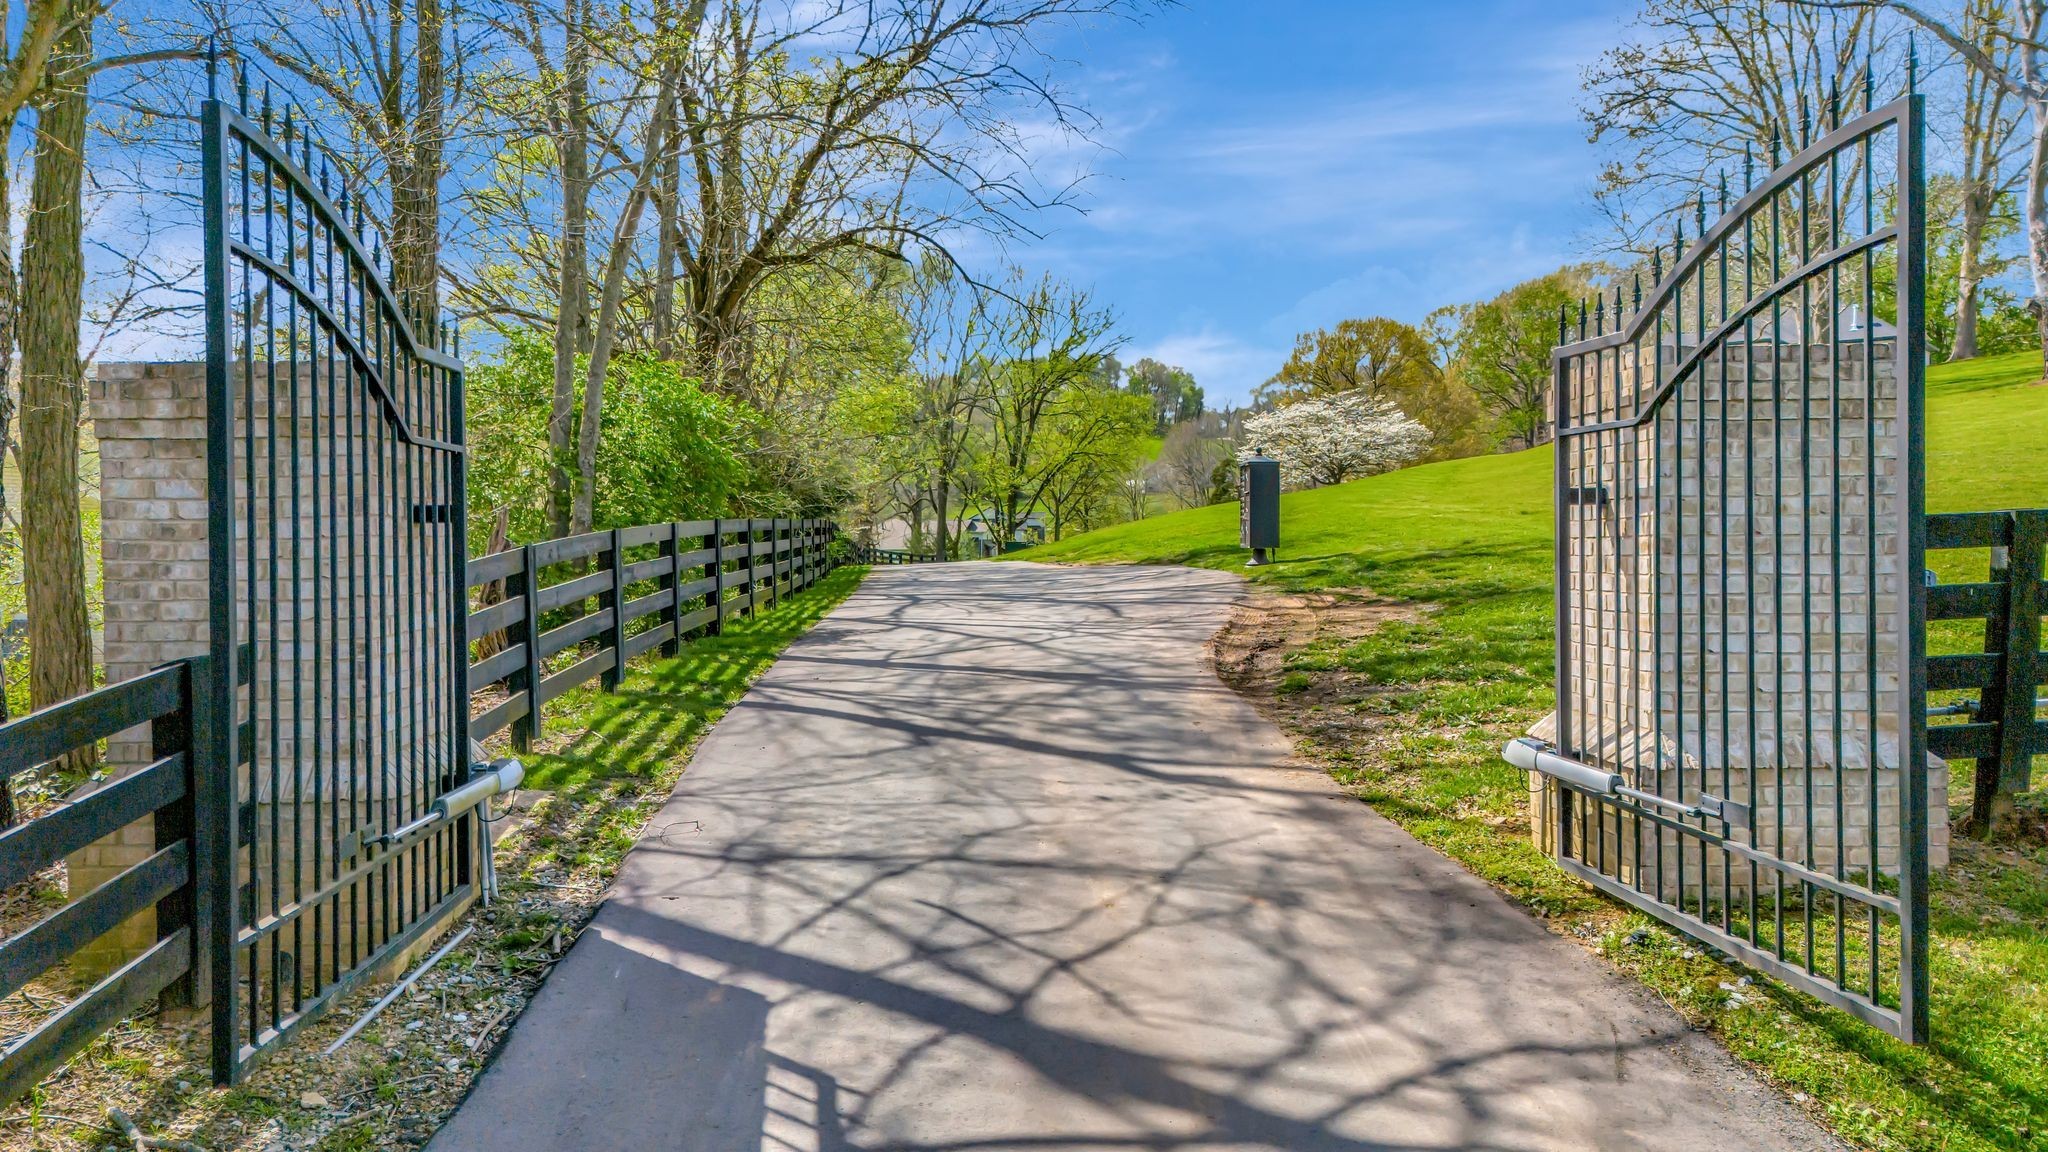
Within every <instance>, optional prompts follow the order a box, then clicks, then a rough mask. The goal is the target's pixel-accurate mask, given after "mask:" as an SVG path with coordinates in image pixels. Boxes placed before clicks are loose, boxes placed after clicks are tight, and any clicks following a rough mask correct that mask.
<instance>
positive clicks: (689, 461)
mask: <svg viewBox="0 0 2048 1152" xmlns="http://www.w3.org/2000/svg"><path fill="white" fill-rule="evenodd" d="M553 379H554V349H553V347H552V346H551V343H550V341H549V340H548V337H547V335H546V334H543V333H533V334H527V335H524V336H521V337H519V338H517V339H514V340H513V341H512V343H511V344H510V345H509V346H508V347H507V348H506V350H505V353H504V355H503V356H502V357H501V358H500V359H499V360H498V361H497V362H496V363H493V364H484V365H479V366H477V367H475V368H473V369H472V370H471V371H470V373H469V376H468V380H467V386H468V393H469V429H468V431H469V441H470V447H471V451H470V460H471V465H470V474H469V496H470V519H471V522H472V523H475V524H486V523H490V522H491V520H492V518H493V516H494V515H495V514H496V513H497V511H498V510H499V509H505V510H507V512H508V514H509V519H510V534H511V538H512V539H513V540H519V541H533V540H544V539H547V538H548V537H549V536H550V535H552V534H553V533H552V526H551V525H550V523H549V518H548V514H547V507H546V492H547V485H548V482H549V478H550V476H549V472H550V469H549V464H550V461H549V455H548V430H547V425H548V415H549V399H550V396H549V390H550V385H551V384H552V381H553ZM605 387H606V392H607V399H606V408H607V409H608V411H607V415H606V417H605V421H604V428H603V435H602V437H601V438H600V441H599V444H598V451H597V464H598V466H597V469H596V476H597V488H596V493H595V505H594V510H593V527H595V528H599V529H603V528H613V527H625V526H628V525H633V524H646V523H650V522H653V521H660V520H688V519H696V518H700V517H705V516H717V515H722V514H724V513H725V512H726V511H727V510H728V509H729V508H730V507H731V505H732V503H733V502H734V500H735V498H736V496H737V495H738V494H740V493H741V492H743V491H744V490H745V488H746V487H747V484H748V481H749V476H748V469H747V465H746V462H745V459H744V457H743V449H744V447H745V437H744V434H743V432H742V427H743V423H744V419H743V413H742V412H741V411H740V410H739V409H738V408H736V407H735V406H734V405H733V404H732V403H731V402H730V401H728V400H726V399H724V398H722V397H719V396H714V395H712V394H710V393H708V392H705V391H704V390H703V388H701V387H700V386H699V384H698V382H697V381H696V380H695V379H694V378H691V377H688V376H684V375H683V374H682V373H681V371H680V370H679V369H678V368H677V367H676V366H675V365H672V364H666V363H662V362H660V361H656V360H651V359H647V358H645V357H638V356H633V357H620V358H617V359H614V360H613V361H612V362H611V364H610V365H608V366H607V368H606V372H605Z"/></svg>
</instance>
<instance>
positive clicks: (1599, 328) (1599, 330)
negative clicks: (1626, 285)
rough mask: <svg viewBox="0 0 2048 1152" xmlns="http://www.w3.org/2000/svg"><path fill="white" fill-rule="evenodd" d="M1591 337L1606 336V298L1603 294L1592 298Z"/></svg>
mask: <svg viewBox="0 0 2048 1152" xmlns="http://www.w3.org/2000/svg"><path fill="white" fill-rule="evenodd" d="M1593 335H1595V336H1605V335H1607V296H1606V294H1605V293H1602V294H1601V295H1598V296H1595V297H1593Z"/></svg>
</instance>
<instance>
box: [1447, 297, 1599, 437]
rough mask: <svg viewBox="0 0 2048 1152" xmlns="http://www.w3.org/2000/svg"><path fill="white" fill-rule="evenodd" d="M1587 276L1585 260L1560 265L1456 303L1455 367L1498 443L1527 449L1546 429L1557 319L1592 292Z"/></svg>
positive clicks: (1542, 435) (1543, 434)
mask: <svg viewBox="0 0 2048 1152" xmlns="http://www.w3.org/2000/svg"><path fill="white" fill-rule="evenodd" d="M1593 277H1594V269H1592V268H1591V267H1588V266H1583V265H1579V266H1570V267H1565V268H1560V269H1558V270H1557V271H1555V272H1552V273H1551V274H1549V275H1548V276H1539V277H1537V278H1536V279H1534V280H1526V281H1524V282H1522V283H1520V284H1517V285H1515V286H1514V287H1513V288H1510V289H1508V290H1507V291H1505V292H1503V293H1501V294H1500V295H1498V296H1496V297H1494V298H1493V299H1491V300H1488V301H1486V302H1484V303H1481V304H1473V305H1469V306H1467V307H1466V308H1465V309H1464V310H1463V313H1462V315H1461V317H1460V323H1459V325H1458V336H1457V349H1458V352H1457V364H1458V370H1459V373H1460V375H1462V376H1463V378H1464V380H1465V382H1466V384H1467V385H1468V386H1469V387H1470V388H1471V389H1472V391H1473V392H1474V393H1476V394H1477V395H1478V397H1479V399H1480V401H1481V403H1482V404H1484V405H1485V407H1486V411H1487V413H1488V415H1490V416H1491V417H1492V418H1493V420H1494V422H1495V427H1496V429H1497V433H1498V436H1499V438H1500V440H1501V442H1502V443H1503V444H1506V445H1508V446H1511V447H1516V448H1527V447H1530V446H1532V445H1535V444H1537V443H1539V442H1541V441H1542V439H1543V437H1544V436H1545V434H1546V431H1545V430H1546V428H1547V426H1548V424H1549V412H1548V410H1547V409H1548V404H1549V398H1550V383H1551V375H1550V371H1551V370H1550V350H1551V349H1552V348H1553V347H1554V346H1556V344H1557V318H1558V316H1559V314H1560V313H1561V312H1562V311H1563V310H1564V309H1565V308H1567V307H1576V306H1577V304H1578V302H1579V301H1580V300H1582V299H1584V298H1585V297H1586V296H1587V295H1588V294H1590V293H1591V292H1592V291H1593V286H1594V284H1593Z"/></svg>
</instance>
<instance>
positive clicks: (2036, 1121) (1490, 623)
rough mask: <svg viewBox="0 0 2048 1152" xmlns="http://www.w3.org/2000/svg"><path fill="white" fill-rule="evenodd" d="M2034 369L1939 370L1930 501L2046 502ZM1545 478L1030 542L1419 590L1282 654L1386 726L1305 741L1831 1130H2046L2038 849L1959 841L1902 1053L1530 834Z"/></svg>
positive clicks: (1345, 498)
mask: <svg viewBox="0 0 2048 1152" xmlns="http://www.w3.org/2000/svg"><path fill="white" fill-rule="evenodd" d="M2039 373H2040V361H2039V358H2038V357H2037V356H2035V355H2033V354H2017V355H2014V356H2009V357H1999V358H1995V359H1989V360H1980V361H1973V362H1970V363H1966V364H1962V365H1952V366H1948V365H1945V366H1941V367H1938V368H1936V369H1934V370H1933V371H1932V372H1930V374H1929V389H1928V435H1927V444H1928V468H1929V497H1928V505H1929V508H1930V509H1931V510H1934V511H1961V510H1971V509H1984V508H2008V507H2031V506H2041V505H2048V470H2044V469H2043V468H2042V467H2040V465H2039V462H2038V461H2039V457H2038V455H2037V453H2038V452H2039V449H2040V447H2041V445H2042V444H2044V443H2048V388H2044V387H2041V386H2039V385H2037V384H2035V383H2034V381H2036V380H2037V379H2038V378H2039ZM1550 478H1551V454H1550V451H1549V450H1548V449H1547V448H1544V449H1537V450H1534V451H1529V452H1521V453H1516V454H1513V455H1505V456H1490V457H1483V458H1478V459H1472V460H1458V461H1451V462H1447V463H1443V464H1432V465H1425V466H1422V467H1416V468H1410V469H1405V470H1403V471H1400V472H1396V473H1392V474H1389V475H1386V476H1379V477H1374V478H1372V479H1369V480H1363V481H1358V482H1355V483H1351V484H1345V485H1340V486H1337V487H1333V488H1326V489H1320V490H1317V491H1313V492H1299V493H1291V494H1289V495H1288V496H1286V497H1285V498H1284V500H1283V503H1282V538H1283V544H1284V547H1283V548H1282V550H1281V552H1280V559H1279V562H1278V563H1275V564H1273V565H1270V566H1267V567H1262V568H1255V569H1244V568H1242V565H1243V562H1244V553H1243V551H1242V550H1241V549H1239V548H1238V547H1237V522H1238V510H1237V506H1236V505H1234V504H1231V505H1221V506H1217V507H1212V508H1203V509H1197V510H1194V511H1190V512H1184V513H1177V514H1174V515H1170V516H1162V517H1158V518H1156V519H1151V520H1145V521H1141V522H1138V523H1135V524H1126V525H1120V526H1118V527H1115V528H1110V529H1105V530H1102V531H1099V532H1094V533H1089V534H1086V535H1082V536H1077V537H1074V538H1072V539H1069V540H1066V541H1063V542H1060V543H1057V544H1050V545H1046V546H1044V547H1041V548H1037V549H1034V550H1033V551H1032V552H1031V553H1030V555H1029V558H1030V559H1032V560H1044V561H1078V562H1102V563H1108V562H1132V563H1175V564H1190V565H1195V566H1199V567H1209V568H1226V569H1231V570H1235V571H1242V572H1244V573H1245V574H1246V575H1247V576H1248V577H1249V578H1250V579H1252V580H1253V581H1255V582H1258V583H1261V584H1268V585H1272V586H1274V587H1277V588H1280V589H1284V590H1288V591H1304V590H1310V589H1319V588H1332V587H1345V588H1369V589H1371V590H1372V591H1373V592H1374V593H1376V594H1378V595H1381V596H1390V597H1398V598H1401V599H1405V600H1409V601H1413V602H1416V603H1420V604H1424V605H1427V606H1428V609H1427V611H1426V612H1425V613H1424V614H1423V616H1422V617H1421V618H1420V619H1419V620H1416V621H1413V622H1392V623H1388V624H1385V625H1383V626H1382V627H1381V628H1379V629H1378V630H1377V631H1376V632H1373V633H1372V634H1370V635H1367V636H1364V637H1362V638H1352V639H1348V640H1337V639H1329V640H1322V641H1318V642H1316V643H1314V644H1311V645H1310V646H1309V647H1307V648H1305V649H1301V650H1297V651H1295V652H1292V653H1290V654H1289V657H1288V662H1287V672H1286V673H1285V674H1284V675H1283V677H1282V680H1281V685H1282V687H1283V688H1288V689H1291V690H1300V689H1303V688H1306V687H1307V686H1308V685H1309V684H1310V683H1311V682H1312V678H1313V677H1314V676H1315V675H1317V674H1320V673H1326V672H1333V671H1337V672H1344V673H1348V674H1352V675H1354V676H1363V677H1364V678H1365V679H1366V680H1367V681H1369V682H1370V683H1371V684H1372V685H1374V686H1376V688H1377V689H1378V690H1376V691H1373V692H1369V693H1366V694H1365V695H1364V697H1363V698H1362V699H1359V700H1356V701H1353V702H1347V703H1343V704H1338V705H1327V706H1326V707H1342V708H1349V709H1353V710H1356V711H1359V712H1363V713H1369V714H1376V715H1378V716H1380V718H1382V719H1384V720H1385V721H1387V722H1386V723H1384V724H1382V725H1380V726H1379V727H1378V728H1377V730H1376V731H1377V732H1379V733H1380V735H1379V736H1378V737H1376V738H1375V739H1373V740H1371V741H1368V742H1364V743H1358V742H1333V741H1332V740H1330V739H1328V738H1327V737H1319V736H1318V735H1316V729H1315V726H1313V725H1311V726H1309V727H1310V728H1311V731H1310V732H1309V733H1307V734H1305V735H1302V734H1299V733H1298V734H1297V735H1301V737H1302V738H1301V746H1302V750H1303V752H1304V753H1305V754H1306V755H1308V756H1309V757H1311V758H1313V759H1315V760H1317V761H1319V762H1321V763H1323V764H1324V765H1326V766H1327V767H1328V769H1329V771H1330V772H1331V774H1332V775H1333V776H1334V777H1335V778H1336V779H1337V780H1339V781H1340V782H1342V783H1343V784H1345V785H1347V786H1349V787H1350V789H1351V790H1352V791H1353V792H1354V793H1355V794H1356V795H1358V796H1359V797H1360V798H1361V799H1364V800H1366V801H1368V802H1370V803H1371V804H1373V805H1374V807H1376V808H1377V809H1378V810H1379V811H1381V812H1383V813H1384V814H1386V815H1387V816H1389V817H1390V818H1392V819H1394V820H1395V821H1397V822H1398V823H1400V824H1401V825H1402V826H1403V827H1405V828H1406V829H1407V830H1408V831H1409V832H1411V833H1412V834H1414V835H1415V836H1416V837H1417V838H1418V839H1420V840H1422V841H1424V842H1425V843H1428V844H1430V845H1431V846H1433V847H1435V848H1437V849H1438V850H1439V851H1442V852H1444V853H1445V854H1446V855H1448V856H1450V857H1452V858H1453V859H1455V860H1457V861H1459V862H1460V863H1462V864H1464V865H1465V866H1466V867H1468V868H1470V869H1472V870H1473V871H1474V872H1476V873H1478V874H1479V875H1481V876H1483V877H1485V878H1486V879H1487V880H1488V881H1490V882H1491V883H1493V884H1494V885H1495V886H1496V887H1498V888H1499V889H1501V890H1502V891H1503V892H1505V893H1507V894H1508V895H1509V896H1510V897H1512V898H1513V899H1515V900H1517V901H1519V902H1521V903H1522V904H1524V905H1525V906H1527V907H1529V908H1530V909H1531V910H1532V911H1534V912H1536V913H1537V914H1538V915H1540V916H1542V917H1544V918H1546V919H1547V920H1549V921H1550V922H1551V924H1552V925H1553V927H1554V928H1556V929H1557V930H1559V931H1560V932H1563V933H1565V934H1567V935H1572V936H1575V937H1578V938H1580V939H1581V940H1582V941H1584V942H1585V943H1587V944H1588V945H1589V946H1591V947H1595V948H1597V949H1598V950H1599V951H1600V952H1601V953H1602V954H1603V955H1605V956H1607V957H1608V958H1609V959H1610V960H1612V961H1613V962H1614V963H1615V964H1616V965H1617V966H1618V967H1620V968H1622V969H1623V970H1624V971H1627V972H1629V973H1630V974H1632V975H1634V976H1635V977H1637V978H1638V979H1640V980H1642V981H1643V982H1644V983H1645V984H1647V985H1649V986H1650V987H1652V988H1654V989H1656V991H1657V992H1658V993H1659V994H1660V995H1662V996H1663V997H1664V998H1665V1000H1667V1001H1668V1002H1669V1003H1671V1004H1672V1005H1673V1006H1674V1007H1676V1008H1677V1009H1678V1010H1679V1011H1680V1012H1682V1013H1684V1014H1685V1015H1686V1016H1687V1017H1688V1018H1689V1019H1691V1020H1693V1021H1694V1022H1696V1023H1698V1024H1701V1025H1702V1026H1704V1027H1708V1028H1710V1029H1711V1030H1712V1031H1713V1032H1714V1033H1715V1034H1716V1035H1718V1036H1719V1037H1720V1038H1721V1039H1722V1041H1723V1042H1724V1043H1726V1044H1727V1045H1728V1047H1729V1048H1730V1049H1731V1050H1732V1051H1734V1052H1735V1053H1737V1054H1738V1055H1740V1056H1741V1057H1743V1058H1744V1059H1746V1060H1749V1061H1750V1062H1752V1063H1753V1064H1754V1065H1756V1066H1757V1067H1758V1068H1759V1069H1761V1070H1762V1071H1763V1072H1764V1073H1765V1074H1766V1075H1767V1076H1768V1077H1770V1078H1771V1079H1772V1080H1773V1081H1775V1082H1776V1083H1778V1084H1779V1085H1780V1086H1782V1087H1783V1088H1784V1089H1786V1090H1787V1091H1788V1092H1790V1093H1792V1094H1793V1097H1794V1099H1795V1100H1797V1101H1799V1102H1801V1103H1802V1104H1804V1105H1806V1106H1807V1107H1808V1108H1809V1109H1810V1110H1812V1111H1813V1112H1815V1113H1816V1114H1817V1115H1819V1116H1820V1117H1821V1118H1823V1119H1824V1120H1825V1121H1826V1122H1827V1123H1828V1124H1829V1125H1830V1126H1831V1127H1832V1128H1833V1129H1834V1130H1835V1131H1837V1132H1839V1133H1841V1134H1842V1135H1843V1136H1845V1137H1848V1138H1850V1139H1852V1140H1854V1141H1857V1142H1859V1143H1861V1144H1863V1145H1865V1146H1866V1147H1871V1148H1882V1149H1925V1150H1930V1152H1931V1150H1936V1149H1939V1150H1943V1152H1952V1150H1973V1152H1974V1150H1989V1149H2014V1150H2017V1149H2034V1148H2042V1147H2048V849H2042V848H2039V847H2026V846H1983V845H1978V844H1975V843H1971V842H1960V843H1958V844H1957V846H1956V850H1955V851H1956V858H1955V861H1954V863H1953V865H1952V866H1951V867H1950V868H1949V869H1947V870H1946V872H1945V873H1943V874H1940V875H1938V876H1936V877H1935V881H1934V885H1933V901H1934V908H1933V911H1934V917H1933V936H1934V941H1933V949H1932V951H1933V956H1932V966H1931V973H1932V978H1933V982H1934V1001H1933V1017H1934V1019H1933V1029H1934V1038H1933V1041H1932V1043H1930V1044H1928V1045H1926V1046H1925V1047H1920V1048H1914V1047H1909V1046H1907V1045H1903V1044H1900V1043H1898V1042H1897V1041H1895V1040H1893V1039H1891V1038H1890V1037H1889V1036H1886V1035H1885V1034H1883V1033H1881V1032H1879V1031H1877V1030H1876V1029H1873V1028H1870V1027H1868V1026H1866V1025H1864V1024H1862V1023H1860V1022H1857V1021H1856V1020H1854V1019H1852V1018H1850V1017H1849V1016H1847V1015H1845V1014H1843V1013H1840V1012H1835V1011H1831V1010H1828V1009H1826V1008H1824V1007H1822V1006H1821V1005H1820V1004H1819V1002H1818V1001H1815V1000H1813V999H1811V998H1809V997H1806V996H1803V995H1801V994H1798V993H1795V992H1792V991H1790V990H1788V989H1786V988H1784V987H1782V986H1780V985H1777V984H1776V983H1774V982H1772V981H1770V980H1768V979H1764V978H1762V977H1754V976H1752V975H1751V974H1749V973H1748V972H1747V971H1746V970H1743V969H1739V968H1736V967H1732V966H1730V965H1727V964H1724V963H1721V962H1720V961H1718V960H1717V959H1715V958H1714V957H1713V956H1711V955H1710V954H1709V953H1708V952H1707V951H1706V950H1705V949H1703V948H1700V947H1699V946H1697V945H1694V944H1692V943H1691V942H1689V941H1686V940H1684V939H1682V938H1680V937H1677V936H1675V935H1672V934H1670V933H1668V932H1666V931H1665V930H1663V929H1662V928H1661V927H1658V926H1657V925H1655V924H1654V923H1653V922H1651V921H1650V920H1649V919H1648V918H1647V917H1644V916H1642V915H1640V914H1637V913H1634V912H1630V911H1627V910H1626V909H1625V907H1624V906H1622V905H1620V904H1618V903H1617V902H1614V901H1610V900H1608V899H1607V898H1605V897H1603V896H1601V895H1599V894H1598V893H1596V892H1594V891H1593V890H1591V889H1590V888H1587V887H1586V886H1584V885H1582V884H1579V883H1578V882H1577V881H1575V880H1572V879H1571V878H1569V877H1568V876H1567V875H1566V874H1565V873H1564V872H1563V871H1562V870H1560V869H1558V868H1557V867H1556V866H1555V865H1554V864H1553V863H1552V862H1551V861H1550V860H1549V859H1548V858H1547V857H1545V856H1544V855H1543V854H1542V853H1540V852H1538V851H1537V850H1536V849H1535V848H1534V846H1533V845H1532V844H1531V843H1530V841H1529V835H1528V818H1527V813H1526V804H1527V782H1526V780H1525V779H1524V778H1523V776H1522V774H1521V773H1519V772H1516V771H1515V770H1514V769H1512V768H1510V767H1509V766H1508V765H1507V764H1506V763H1505V762H1503V761H1502V760H1501V759H1500V748H1501V745H1502V743H1503V742H1504V741H1506V740H1507V739H1508V738H1509V737H1511V736H1513V735H1515V734H1517V733H1519V732H1520V731H1521V730H1522V729H1523V728H1525V727H1526V726H1527V725H1528V724H1529V723H1531V722H1532V721H1534V720H1535V719H1536V718H1537V717H1539V716H1540V715H1542V714H1543V713H1544V712H1545V711H1547V710H1548V709H1549V708H1550V707H1551V700H1552V686H1551V677H1552V668H1553V651H1552V639H1553V629H1552V625H1551V622H1552V607H1551V602H1550V596H1551V560H1552V554H1551V542H1552V535H1551V520H1550ZM1985 562H1986V559H1985V557H1983V556H1971V555H1958V556H1945V557H1940V558H1939V564H1938V568H1939V569H1940V570H1941V575H1942V576H1943V578H1944V579H1983V574H1982V571H1981V566H1982V564H1983V563H1985ZM1973 573H1974V574H1973ZM1967 639H1968V638H1967V637H1965V636H1963V635H1962V634H1960V633H1958V634H1957V635H1956V636H1955V637H1949V636H1947V634H1946V633H1942V634H1938V635H1937V636H1936V637H1935V638H1934V640H1935V643H1937V644H1944V643H1948V642H1951V641H1952V642H1954V643H1958V644H1960V643H1964V642H1966V641H1967ZM1981 640H1982V636H1981V629H1980V631H1979V633H1978V634H1977V636H1976V641H1977V642H1979V643H1981ZM1354 727H1355V726H1354ZM1344 730H1345V728H1344V726H1342V725H1336V726H1332V728H1331V731H1337V732H1342V731H1344ZM1964 775H1966V769H1965V770H1959V771H1958V772H1957V776H1958V783H1961V782H1962V781H1961V779H1960V778H1961V777H1963V776H1964ZM1960 805H1961V801H1960V799H1959V800H1958V810H1960ZM1745 977H1749V978H1750V979H1751V980H1752V982H1751V983H1747V984H1745V983H1744V982H1743V981H1744V979H1745Z"/></svg>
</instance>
